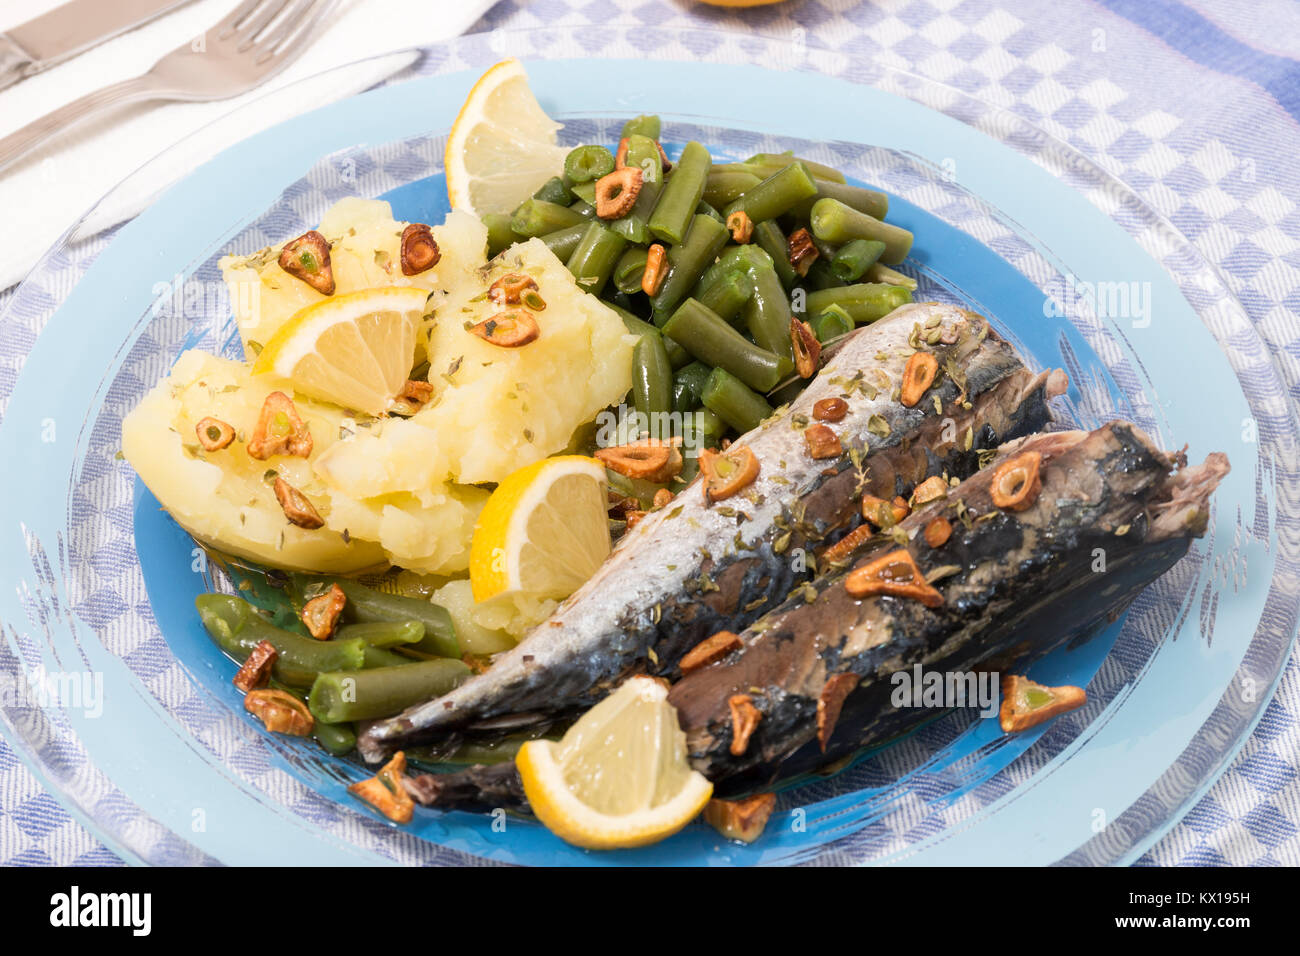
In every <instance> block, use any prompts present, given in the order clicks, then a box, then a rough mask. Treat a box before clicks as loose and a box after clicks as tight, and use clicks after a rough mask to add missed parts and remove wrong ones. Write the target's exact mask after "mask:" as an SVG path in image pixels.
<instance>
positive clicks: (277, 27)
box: [257, 0, 317, 54]
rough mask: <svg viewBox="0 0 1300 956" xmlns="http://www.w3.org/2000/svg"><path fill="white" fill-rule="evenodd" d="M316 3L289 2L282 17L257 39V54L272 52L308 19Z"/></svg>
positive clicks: (296, 0)
mask: <svg viewBox="0 0 1300 956" xmlns="http://www.w3.org/2000/svg"><path fill="white" fill-rule="evenodd" d="M316 2H317V0H290V3H289V4H288V6H287V7H286V8H285V12H284V16H282V17H281V18H280V19H279V20H278V21H277V22H276V23H275V24H273V25H272V26H271V27H269V28H268V29H267V30H266V32H265V33H263V34H262V35H261V36H260V37H258V38H257V46H258V47H259V48H260V49H259V54H260V53H261V52H262V51H265V50H269V51H274V50H275V49H276V48H277V47H278V46H279V45H280V43H281V42H282V41H283V40H284V38H285V37H286V36H288V35H289V33H290V32H292V30H293V29H294V28H295V27H297V26H299V25H301V24H302V22H303V21H304V20H308V19H310V13H311V8H312V7H314V6H316Z"/></svg>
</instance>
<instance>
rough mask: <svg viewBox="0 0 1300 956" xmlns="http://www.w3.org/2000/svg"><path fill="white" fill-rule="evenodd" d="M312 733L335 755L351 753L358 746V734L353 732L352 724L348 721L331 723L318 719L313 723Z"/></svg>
mask: <svg viewBox="0 0 1300 956" xmlns="http://www.w3.org/2000/svg"><path fill="white" fill-rule="evenodd" d="M311 735H312V736H313V737H314V738H316V742H317V743H318V744H320V745H321V746H322V747H324V748H325V750H326V751H327V752H328V753H330V754H332V755H334V756H335V757H342V756H345V755H347V754H350V753H352V751H353V750H354V749H355V748H356V746H357V735H356V734H355V733H354V732H353V730H352V725H351V724H347V723H342V724H330V723H326V722H325V721H323V720H317V721H315V722H314V723H313V724H312V728H311Z"/></svg>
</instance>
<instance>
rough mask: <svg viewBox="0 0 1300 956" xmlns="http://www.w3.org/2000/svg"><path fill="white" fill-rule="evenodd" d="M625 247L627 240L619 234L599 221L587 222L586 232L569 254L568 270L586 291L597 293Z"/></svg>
mask: <svg viewBox="0 0 1300 956" xmlns="http://www.w3.org/2000/svg"><path fill="white" fill-rule="evenodd" d="M626 246H627V240H626V239H624V238H623V237H622V236H620V235H618V234H617V233H615V232H611V231H610V230H609V229H608V228H607V227H606V226H604V225H603V224H601V223H599V222H589V223H587V231H586V232H584V233H583V234H582V239H581V240H580V241H579V242H578V246H577V248H576V249H574V250H573V254H572V255H570V256H569V262H568V266H569V271H570V272H572V273H573V275H574V278H576V279H577V280H578V285H580V286H582V288H583V289H584V290H585V291H587V292H590V293H591V294H592V295H600V290H601V289H603V288H605V283H606V282H608V281H609V277H610V274H611V273H612V272H613V271H614V266H615V265H616V264H617V263H618V260H619V257H620V256H621V255H623V249H624V248H625V247H626Z"/></svg>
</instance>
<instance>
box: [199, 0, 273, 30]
mask: <svg viewBox="0 0 1300 956" xmlns="http://www.w3.org/2000/svg"><path fill="white" fill-rule="evenodd" d="M262 2H263V0H244V2H243V3H241V4H240V5H239V6H237V7H236V8H235V9H234V10H232V11H230V14H229V15H228V16H226V17H225V18H223V19H222V20H221V21H220V22H219V23H217V25H216V26H214V27H213V28H212V31H211V32H213V33H215V34H216V35H217V39H218V40H224V39H226V38H227V37H229V36H230V35H231V34H233V33H234V32H235V27H237V26H239V24H240V22H241V21H242V20H243V19H244V18H245V17H246V16H248V14H249V12H250V11H251V10H252V9H253V8H254V7H256V6H257V5H258V4H260V3H262Z"/></svg>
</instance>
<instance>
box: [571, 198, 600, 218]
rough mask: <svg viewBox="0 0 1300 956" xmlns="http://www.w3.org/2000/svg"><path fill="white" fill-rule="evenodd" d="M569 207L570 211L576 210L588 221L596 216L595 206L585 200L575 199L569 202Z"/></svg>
mask: <svg viewBox="0 0 1300 956" xmlns="http://www.w3.org/2000/svg"><path fill="white" fill-rule="evenodd" d="M569 209H570V211H572V212H576V213H577V214H578V215H579V216H581V217H582V218H583V219H585V220H587V221H588V222H590V221H591V220H592V219H595V218H596V207H595V206H593V205H592V204H591V203H589V202H587V201H586V200H583V199H575V200H574V201H573V202H571V203H569Z"/></svg>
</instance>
